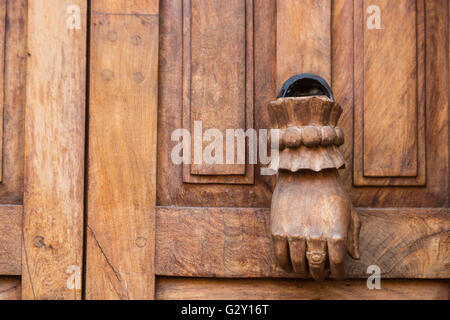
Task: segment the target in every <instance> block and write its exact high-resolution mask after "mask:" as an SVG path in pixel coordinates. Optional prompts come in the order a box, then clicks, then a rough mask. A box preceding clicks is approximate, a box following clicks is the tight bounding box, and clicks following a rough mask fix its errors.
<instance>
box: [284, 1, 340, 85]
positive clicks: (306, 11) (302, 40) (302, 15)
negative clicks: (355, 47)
mask: <svg viewBox="0 0 450 320" xmlns="http://www.w3.org/2000/svg"><path fill="white" fill-rule="evenodd" d="M331 2H332V1H330V0H319V1H318V0H304V1H297V0H284V1H277V88H281V86H282V85H283V83H284V82H285V81H286V80H287V79H289V78H290V77H292V76H294V75H296V74H299V73H314V74H317V75H319V76H321V77H322V78H324V79H325V80H326V81H327V82H328V83H330V82H331Z"/></svg>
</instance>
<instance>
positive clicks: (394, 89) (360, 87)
mask: <svg viewBox="0 0 450 320" xmlns="http://www.w3.org/2000/svg"><path fill="white" fill-rule="evenodd" d="M371 5H372V6H373V5H376V6H378V8H379V9H380V16H381V19H382V20H381V25H380V29H369V27H368V25H369V26H370V18H369V17H370V15H369V14H367V12H368V9H369V6H371ZM424 9H425V4H424V0H399V1H395V2H392V1H385V0H370V1H369V0H358V1H355V9H354V10H355V11H354V22H355V31H354V35H355V52H354V55H355V60H354V61H355V82H354V86H355V118H356V121H355V136H356V137H358V140H357V143H356V145H355V146H356V147H357V148H356V149H355V154H354V157H355V163H356V164H357V166H355V168H356V170H355V174H356V177H355V181H356V183H357V184H358V185H364V184H369V185H370V184H371V183H370V182H369V183H367V181H364V178H363V177H378V178H390V177H395V178H396V179H394V180H393V182H392V184H407V185H424V184H425V81H424V80H425V14H424ZM369 11H370V10H369ZM367 20H369V22H367ZM401 177H409V180H406V182H405V180H404V179H403V180H402V179H398V178H401ZM413 177H415V179H411V178H413ZM385 180H386V179H385ZM411 180H413V181H411ZM372 184H373V182H372Z"/></svg>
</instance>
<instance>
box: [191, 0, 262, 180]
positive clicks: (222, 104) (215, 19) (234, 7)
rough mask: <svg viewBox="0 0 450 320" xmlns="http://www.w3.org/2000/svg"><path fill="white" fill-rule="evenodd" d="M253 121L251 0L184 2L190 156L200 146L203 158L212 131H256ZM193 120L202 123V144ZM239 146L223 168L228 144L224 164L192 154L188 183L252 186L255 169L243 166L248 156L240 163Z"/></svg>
mask: <svg viewBox="0 0 450 320" xmlns="http://www.w3.org/2000/svg"><path fill="white" fill-rule="evenodd" d="M218 57H220V60H218ZM253 118H254V45H253V0H232V1H225V2H224V1H220V0H219V1H204V0H189V1H184V2H183V127H184V128H186V129H188V130H189V131H190V132H191V138H192V139H191V141H192V142H191V145H192V151H194V150H196V149H197V147H196V144H198V146H199V147H198V149H199V150H201V154H202V155H203V152H204V150H205V148H206V147H207V146H208V145H209V144H210V143H211V142H206V141H204V142H202V138H203V133H205V131H207V130H208V129H218V130H219V131H220V132H221V134H222V135H223V137H225V134H226V130H227V129H243V130H244V131H245V130H246V129H249V128H253V127H254V123H253ZM195 121H201V126H202V129H201V130H202V132H203V133H198V134H199V136H198V137H199V139H197V138H196V135H195V134H194V132H195V131H194V127H195V126H194V122H195ZM197 131H198V130H197ZM244 143H245V142H244ZM237 145H238V143H237V142H236V139H235V143H234V148H233V150H232V152H234V161H235V162H234V164H226V163H225V161H226V159H225V155H226V153H225V152H228V151H226V145H225V144H223V148H224V152H223V155H222V159H220V160H219V161H221V163H223V164H207V163H205V159H202V160H201V163H196V162H198V160H197V159H196V158H195V157H194V152H192V151H191V157H192V161H191V162H192V164H185V165H184V166H183V180H184V182H188V183H231V184H252V183H253V177H254V173H253V166H252V165H245V163H247V164H248V163H249V161H248V155H247V154H245V155H244V157H245V159H246V161H245V162H244V163H237V159H238V158H237V152H239V151H238V148H237ZM246 149H247V150H248V143H247V144H246ZM230 175H231V176H230Z"/></svg>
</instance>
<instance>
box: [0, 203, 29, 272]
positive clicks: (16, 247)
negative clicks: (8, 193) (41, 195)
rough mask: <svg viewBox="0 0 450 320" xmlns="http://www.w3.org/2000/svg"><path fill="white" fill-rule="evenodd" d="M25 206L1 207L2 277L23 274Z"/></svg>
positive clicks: (0, 243) (0, 265)
mask: <svg viewBox="0 0 450 320" xmlns="http://www.w3.org/2000/svg"><path fill="white" fill-rule="evenodd" d="M22 214H23V206H17V205H14V206H12V205H0V275H20V274H21V273H22V261H21V250H22V245H21V244H22Z"/></svg>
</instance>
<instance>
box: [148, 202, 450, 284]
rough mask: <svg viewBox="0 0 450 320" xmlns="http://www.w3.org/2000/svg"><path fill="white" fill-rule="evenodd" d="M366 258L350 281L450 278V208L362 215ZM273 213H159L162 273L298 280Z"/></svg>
mask: <svg viewBox="0 0 450 320" xmlns="http://www.w3.org/2000/svg"><path fill="white" fill-rule="evenodd" d="M357 211H358V213H359V215H360V218H361V223H362V227H361V234H360V241H359V247H360V253H361V259H360V260H353V259H351V258H350V257H348V256H347V259H346V261H345V264H346V268H345V270H346V278H367V267H369V266H370V265H378V266H379V267H380V268H381V272H382V277H383V278H448V277H450V267H449V265H450V261H449V257H450V254H449V252H450V241H449V239H450V237H449V236H450V211H449V210H448V209H357ZM269 220H270V219H269V209H255V208H179V207H178V208H177V207H158V210H157V222H156V231H157V233H156V273H157V274H158V275H167V276H194V277H234V278H239V277H243V278H245V277H266V278H269V277H284V278H286V277H296V275H295V274H289V273H286V272H283V271H282V270H281V269H280V268H279V267H278V266H277V265H276V263H275V259H274V254H273V248H272V239H271V236H270V225H269V224H270V221H269Z"/></svg>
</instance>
